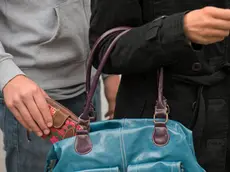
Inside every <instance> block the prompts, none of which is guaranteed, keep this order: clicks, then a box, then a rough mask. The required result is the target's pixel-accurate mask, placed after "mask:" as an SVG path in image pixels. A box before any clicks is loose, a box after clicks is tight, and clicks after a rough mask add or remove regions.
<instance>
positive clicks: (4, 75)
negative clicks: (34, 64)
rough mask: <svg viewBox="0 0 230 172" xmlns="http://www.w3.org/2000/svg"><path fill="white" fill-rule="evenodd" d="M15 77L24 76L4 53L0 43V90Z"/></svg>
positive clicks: (10, 56)
mask: <svg viewBox="0 0 230 172" xmlns="http://www.w3.org/2000/svg"><path fill="white" fill-rule="evenodd" d="M17 75H24V73H23V72H22V71H21V70H20V69H19V67H18V66H17V65H16V64H15V63H14V62H13V57H12V55H10V54H8V53H6V52H5V49H4V48H3V45H2V43H1V42H0V90H1V92H2V90H3V88H4V87H5V85H6V84H7V83H8V82H9V81H10V80H12V79H13V78H14V77H16V76H17Z"/></svg>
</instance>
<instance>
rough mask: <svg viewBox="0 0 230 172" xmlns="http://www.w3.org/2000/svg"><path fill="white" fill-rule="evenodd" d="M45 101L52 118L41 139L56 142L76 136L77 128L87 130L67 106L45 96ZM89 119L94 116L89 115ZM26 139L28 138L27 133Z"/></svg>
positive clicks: (93, 118) (92, 118) (92, 119)
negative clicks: (46, 132)
mask: <svg viewBox="0 0 230 172" xmlns="http://www.w3.org/2000/svg"><path fill="white" fill-rule="evenodd" d="M46 101H47V104H48V106H49V110H50V114H51V115H52V118H53V126H52V127H51V128H50V134H49V135H43V136H42V138H43V139H48V140H50V141H51V142H52V143H56V142H58V141H60V140H63V139H66V138H69V137H73V136H76V131H77V130H88V128H87V129H86V128H84V126H87V125H81V124H80V123H79V118H78V116H77V115H75V114H74V113H73V112H71V111H70V110H69V109H68V108H66V107H64V106H63V105H61V104H60V103H58V102H57V101H55V100H53V99H50V98H47V99H46ZM90 120H91V121H94V120H95V117H91V118H90ZM28 140H30V137H29V133H28Z"/></svg>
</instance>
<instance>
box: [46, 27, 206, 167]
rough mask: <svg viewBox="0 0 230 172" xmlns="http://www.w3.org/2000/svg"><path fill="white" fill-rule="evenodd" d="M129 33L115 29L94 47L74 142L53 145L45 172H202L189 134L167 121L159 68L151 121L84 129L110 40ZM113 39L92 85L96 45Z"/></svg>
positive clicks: (108, 123) (117, 122)
mask: <svg viewBox="0 0 230 172" xmlns="http://www.w3.org/2000/svg"><path fill="white" fill-rule="evenodd" d="M129 30H130V28H128V27H119V28H114V29H112V30H109V31H107V32H106V33H104V34H103V35H102V36H101V37H100V38H99V39H98V41H97V42H96V44H95V45H94V47H93V49H92V51H91V53H90V56H89V63H88V68H87V69H88V71H87V76H86V78H87V82H86V90H87V102H86V105H85V107H84V111H83V113H82V115H81V116H80V117H79V119H78V123H79V125H80V126H81V127H79V129H76V137H71V138H67V139H64V140H62V141H59V142H57V143H55V144H54V145H53V147H52V149H51V150H50V152H49V154H48V157H47V163H46V167H45V172H152V171H153V172H154V171H156V172H205V170H204V169H203V168H202V167H201V166H200V165H199V164H198V162H197V160H196V157H195V152H194V147H193V138H192V132H191V131H190V130H189V129H187V128H185V127H184V126H183V125H182V124H180V123H179V122H176V121H172V120H169V119H168V105H167V101H166V99H165V98H164V96H163V69H160V70H159V73H158V99H157V101H156V106H155V114H154V115H153V119H121V120H109V121H100V122H94V123H91V124H90V120H89V114H90V113H92V108H91V100H92V97H93V94H94V92H95V89H96V85H97V82H98V80H99V76H100V74H101V72H102V69H103V66H104V64H105V63H106V60H107V58H108V56H109V53H110V52H111V51H112V49H113V47H114V46H115V43H116V41H117V40H118V39H119V38H120V37H121V36H122V35H124V34H126V33H127V32H128V31H129ZM114 33H117V34H118V36H117V37H116V38H115V39H114V40H113V42H112V43H111V44H110V46H109V47H108V49H107V51H106V52H105V54H104V56H103V57H102V59H101V64H100V65H99V67H98V70H97V73H96V75H95V77H94V80H93V83H92V85H90V76H91V67H92V61H93V56H94V52H95V51H96V49H97V46H98V44H99V43H100V42H101V41H102V40H103V39H105V38H106V37H107V36H109V35H110V34H114Z"/></svg>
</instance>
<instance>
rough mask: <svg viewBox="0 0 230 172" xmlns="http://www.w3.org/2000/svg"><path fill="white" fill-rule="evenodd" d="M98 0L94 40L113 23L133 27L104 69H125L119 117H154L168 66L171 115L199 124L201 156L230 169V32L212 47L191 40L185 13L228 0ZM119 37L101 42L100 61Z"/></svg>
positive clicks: (207, 164) (207, 163)
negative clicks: (159, 72) (159, 83)
mask: <svg viewBox="0 0 230 172" xmlns="http://www.w3.org/2000/svg"><path fill="white" fill-rule="evenodd" d="M91 2H92V3H91V7H92V17H91V23H90V32H89V34H90V44H91V46H92V45H93V44H94V43H95V40H96V39H97V38H98V37H99V36H100V35H101V34H102V33H104V32H105V31H107V30H109V29H111V28H114V27H117V26H131V27H133V29H132V30H131V31H130V32H128V33H127V34H126V35H124V36H123V37H122V38H121V39H119V41H118V42H117V44H116V47H115V48H114V50H113V51H112V53H111V55H110V58H109V60H108V62H107V64H106V66H105V68H104V72H105V73H113V74H122V79H121V83H120V88H119V91H118V95H117V106H116V112H115V118H124V117H126V118H143V117H147V118H152V117H153V113H154V104H155V101H156V96H157V94H156V93H157V92H156V90H157V87H156V86H157V84H156V81H157V80H156V79H157V78H156V76H157V75H156V74H157V70H158V69H159V68H160V67H162V66H163V67H164V69H165V76H164V77H165V81H164V95H165V97H166V98H167V99H168V104H169V106H170V119H173V120H177V121H180V122H182V123H183V124H184V125H185V126H187V127H192V129H193V133H194V144H195V150H196V155H197V158H198V160H199V163H200V164H201V165H202V166H203V167H204V168H205V169H206V170H207V171H208V172H225V171H228V172H229V171H230V168H229V167H228V165H227V163H230V159H229V158H228V156H230V154H229V153H228V147H230V146H229V145H230V140H229V139H228V135H229V107H230V106H229V105H230V104H229V97H230V76H229V72H228V71H229V66H230V65H229V63H228V61H229V60H230V57H229V55H228V52H229V51H230V47H229V48H228V44H229V39H228V38H227V39H226V40H224V41H223V42H220V43H217V44H212V45H208V46H201V45H195V44H193V45H192V46H191V45H189V44H188V41H187V39H186V37H185V35H184V31H183V16H184V14H185V13H186V12H187V11H188V10H193V9H199V8H202V7H204V6H207V5H212V6H217V7H222V8H228V1H227V0H226V1H224V0H210V1H206V0H174V1H168V0H92V1H91ZM165 15H166V16H167V17H165V18H159V17H161V16H165ZM157 18H159V19H157ZM155 19H157V20H155ZM113 38H114V35H112V36H111V37H109V38H108V39H106V40H105V41H104V42H103V43H102V44H101V45H100V48H99V50H98V51H97V56H96V57H95V60H94V65H95V67H97V66H98V64H99V59H100V57H101V55H102V54H103V53H104V52H105V49H106V48H107V47H108V45H109V43H110V42H111V41H112V40H113ZM228 57H229V58H228ZM228 140H229V141H228Z"/></svg>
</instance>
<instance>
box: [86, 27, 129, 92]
mask: <svg viewBox="0 0 230 172" xmlns="http://www.w3.org/2000/svg"><path fill="white" fill-rule="evenodd" d="M129 29H131V28H130V27H117V28H113V29H111V30H109V31H107V32H105V33H104V34H103V35H102V36H101V37H99V38H98V40H97V41H96V43H95V44H94V46H93V48H92V50H91V52H90V55H89V58H88V64H87V73H86V92H87V93H89V91H90V85H91V71H92V66H93V65H92V63H93V58H94V57H93V55H94V53H95V51H96V49H97V48H98V45H99V44H100V43H101V42H102V41H103V40H104V39H105V38H106V37H108V36H109V35H111V34H114V33H116V32H118V33H119V32H122V31H125V30H129ZM107 51H108V50H107Z"/></svg>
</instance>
